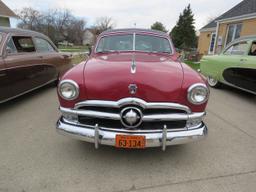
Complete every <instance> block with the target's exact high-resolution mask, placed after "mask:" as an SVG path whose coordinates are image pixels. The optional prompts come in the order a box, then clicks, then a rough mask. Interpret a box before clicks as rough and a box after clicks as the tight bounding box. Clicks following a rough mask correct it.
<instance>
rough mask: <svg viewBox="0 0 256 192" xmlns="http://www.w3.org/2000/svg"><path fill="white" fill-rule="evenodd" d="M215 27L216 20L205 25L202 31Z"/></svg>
mask: <svg viewBox="0 0 256 192" xmlns="http://www.w3.org/2000/svg"><path fill="white" fill-rule="evenodd" d="M216 26H217V23H216V19H214V20H213V21H211V22H210V23H208V24H207V25H205V26H204V27H203V28H202V29H208V28H214V27H216Z"/></svg>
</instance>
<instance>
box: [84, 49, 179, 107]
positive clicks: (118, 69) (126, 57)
mask: <svg viewBox="0 0 256 192" xmlns="http://www.w3.org/2000/svg"><path fill="white" fill-rule="evenodd" d="M133 61H134V63H135V65H136V72H135V73H132V72H131V66H132V63H133ZM182 82H183V69H182V65H181V64H180V63H179V62H177V61H174V60H172V59H171V57H169V56H166V55H164V54H163V55H160V54H153V53H138V52H134V53H110V54H97V56H92V57H91V58H90V59H89V60H88V61H87V63H86V64H85V67H84V84H85V92H86V93H85V94H86V96H87V99H99V100H112V101H116V100H119V99H122V98H125V97H137V98H141V99H143V100H145V101H148V102H149V101H162V102H163V101H168V102H178V98H179V95H180V90H181V87H182ZM131 84H134V85H136V87H137V91H136V93H135V94H131V93H130V90H129V85H131Z"/></svg>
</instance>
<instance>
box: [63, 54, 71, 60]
mask: <svg viewBox="0 0 256 192" xmlns="http://www.w3.org/2000/svg"><path fill="white" fill-rule="evenodd" d="M71 56H72V55H66V54H64V55H62V57H63V58H64V59H68V58H70V57H71Z"/></svg>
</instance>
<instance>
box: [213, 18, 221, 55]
mask: <svg viewBox="0 0 256 192" xmlns="http://www.w3.org/2000/svg"><path fill="white" fill-rule="evenodd" d="M219 26H220V23H219V22H218V21H217V28H216V38H215V42H214V49H213V54H215V52H216V49H217V47H216V44H217V41H218V39H219Z"/></svg>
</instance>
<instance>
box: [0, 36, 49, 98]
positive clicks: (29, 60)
mask: <svg viewBox="0 0 256 192" xmlns="http://www.w3.org/2000/svg"><path fill="white" fill-rule="evenodd" d="M4 63H5V67H6V73H7V78H8V80H7V84H8V86H9V89H10V97H15V96H18V95H20V94H23V93H25V92H28V91H30V90H32V89H34V88H36V87H38V86H41V85H42V81H41V79H40V77H42V76H43V74H44V67H43V66H42V58H41V56H40V55H38V54H37V53H36V52H35V47H34V44H33V41H32V37H31V36H18V35H12V36H10V37H9V39H8V40H7V44H6V46H5V57H4Z"/></svg>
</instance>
